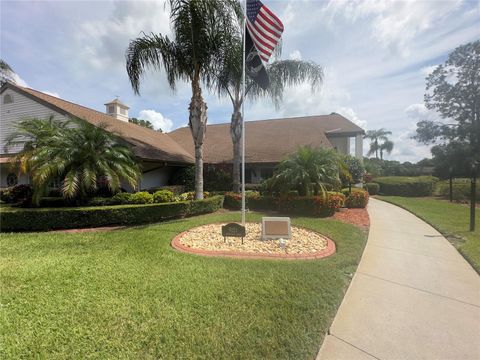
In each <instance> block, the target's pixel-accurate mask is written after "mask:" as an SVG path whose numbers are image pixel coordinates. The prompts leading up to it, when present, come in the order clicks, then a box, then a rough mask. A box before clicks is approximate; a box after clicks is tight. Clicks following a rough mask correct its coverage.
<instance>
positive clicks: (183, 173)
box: [170, 166, 195, 191]
mask: <svg viewBox="0 0 480 360" xmlns="http://www.w3.org/2000/svg"><path fill="white" fill-rule="evenodd" d="M170 183H171V184H172V185H181V186H183V188H184V189H185V190H186V191H193V190H194V189H195V166H187V167H184V168H179V169H178V170H177V171H175V172H174V173H173V174H172V178H171V182H170Z"/></svg>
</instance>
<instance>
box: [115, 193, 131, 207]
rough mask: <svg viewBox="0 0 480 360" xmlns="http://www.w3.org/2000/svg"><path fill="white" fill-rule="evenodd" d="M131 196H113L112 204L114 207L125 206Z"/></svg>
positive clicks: (128, 194) (127, 194)
mask: <svg viewBox="0 0 480 360" xmlns="http://www.w3.org/2000/svg"><path fill="white" fill-rule="evenodd" d="M131 196H132V194H130V193H127V192H121V193H118V194H115V195H114V196H113V197H112V202H113V204H115V205H126V204H130V198H131Z"/></svg>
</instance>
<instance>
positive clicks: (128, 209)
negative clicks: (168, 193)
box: [0, 196, 223, 231]
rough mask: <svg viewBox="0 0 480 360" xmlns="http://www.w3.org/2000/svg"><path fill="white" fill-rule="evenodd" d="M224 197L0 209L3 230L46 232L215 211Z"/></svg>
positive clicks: (140, 221) (153, 220)
mask: <svg viewBox="0 0 480 360" xmlns="http://www.w3.org/2000/svg"><path fill="white" fill-rule="evenodd" d="M222 206H223V196H213V197H211V198H209V199H204V200H198V201H179V202H173V203H164V204H144V205H121V206H97V207H78V208H55V209H15V210H12V211H9V210H3V211H1V212H0V226H1V230H2V231H46V230H53V229H74V228H82V227H99V226H108V225H137V224H146V223H152V222H158V221H162V220H165V219H171V218H178V217H184V216H192V215H198V214H203V213H210V212H215V211H217V210H219V209H220V208H222Z"/></svg>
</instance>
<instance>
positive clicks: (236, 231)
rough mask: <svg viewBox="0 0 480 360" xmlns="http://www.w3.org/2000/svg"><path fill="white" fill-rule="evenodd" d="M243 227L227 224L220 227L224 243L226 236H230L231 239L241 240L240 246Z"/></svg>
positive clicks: (243, 233) (243, 232) (243, 231)
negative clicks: (238, 238) (237, 238)
mask: <svg viewBox="0 0 480 360" xmlns="http://www.w3.org/2000/svg"><path fill="white" fill-rule="evenodd" d="M245 234H246V232H245V226H242V225H240V224H237V223H229V224H227V225H223V226H222V236H223V240H224V242H226V241H227V236H232V237H241V238H242V244H243V238H244V237H245Z"/></svg>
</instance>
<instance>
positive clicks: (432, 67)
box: [420, 65, 438, 77]
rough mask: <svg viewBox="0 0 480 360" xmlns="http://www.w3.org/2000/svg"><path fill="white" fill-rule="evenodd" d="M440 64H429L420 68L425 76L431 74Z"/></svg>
mask: <svg viewBox="0 0 480 360" xmlns="http://www.w3.org/2000/svg"><path fill="white" fill-rule="evenodd" d="M437 66H438V65H429V66H424V67H422V68H421V69H420V73H421V74H422V75H423V76H424V77H427V76H428V75H430V74H431V73H432V72H433V70H435V69H436V68H437Z"/></svg>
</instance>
